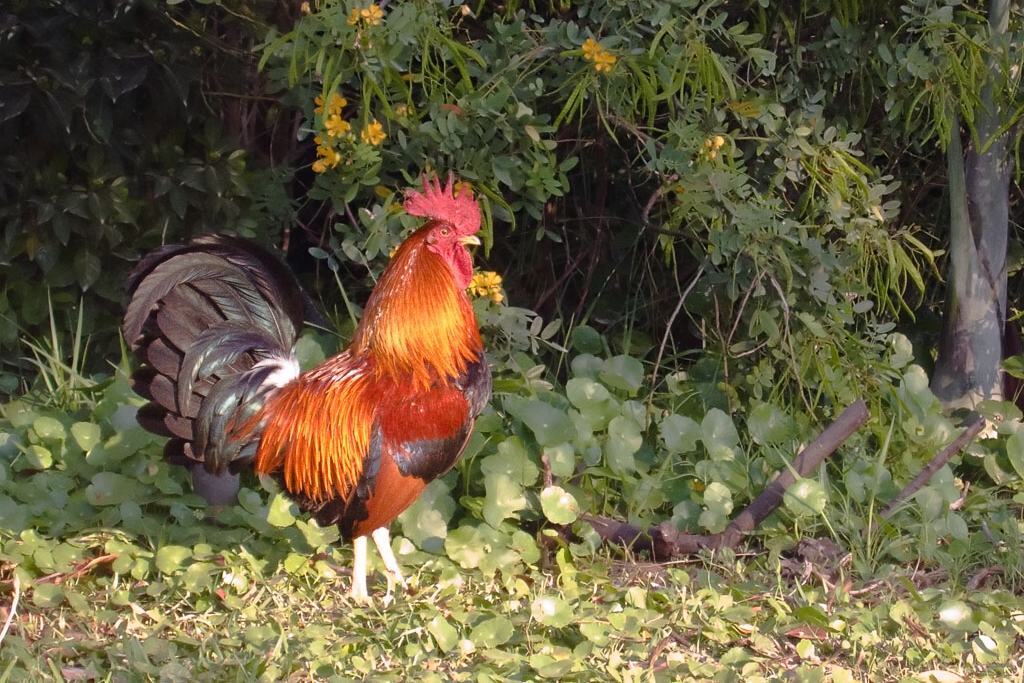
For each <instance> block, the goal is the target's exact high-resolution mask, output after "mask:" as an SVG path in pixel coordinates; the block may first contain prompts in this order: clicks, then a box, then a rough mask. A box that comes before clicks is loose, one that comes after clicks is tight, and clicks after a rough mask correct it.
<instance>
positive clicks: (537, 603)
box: [530, 595, 573, 628]
mask: <svg viewBox="0 0 1024 683" xmlns="http://www.w3.org/2000/svg"><path fill="white" fill-rule="evenodd" d="M530 615H531V616H532V617H533V618H534V620H536V621H538V622H540V623H541V624H543V625H544V626H552V627H554V628H561V627H563V626H568V625H569V624H570V623H571V622H572V618H573V611H572V606H571V605H570V604H569V603H568V602H566V601H565V600H563V599H562V598H560V597H557V596H554V595H542V596H540V597H539V598H537V599H536V600H534V601H533V603H532V604H531V605H530Z"/></svg>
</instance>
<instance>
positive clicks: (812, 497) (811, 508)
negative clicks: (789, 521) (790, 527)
mask: <svg viewBox="0 0 1024 683" xmlns="http://www.w3.org/2000/svg"><path fill="white" fill-rule="evenodd" d="M783 500H784V501H785V504H786V508H787V509H789V510H790V511H791V512H792V513H793V514H795V515H797V516H798V517H802V516H810V515H818V514H821V513H822V511H823V510H824V509H825V504H826V503H827V502H828V494H827V493H826V491H825V488H824V487H823V486H822V485H821V484H820V483H819V482H818V481H817V480H815V479H800V480H799V481H797V482H796V483H794V484H793V485H792V486H790V487H789V488H788V489H786V493H785V497H784V498H783Z"/></svg>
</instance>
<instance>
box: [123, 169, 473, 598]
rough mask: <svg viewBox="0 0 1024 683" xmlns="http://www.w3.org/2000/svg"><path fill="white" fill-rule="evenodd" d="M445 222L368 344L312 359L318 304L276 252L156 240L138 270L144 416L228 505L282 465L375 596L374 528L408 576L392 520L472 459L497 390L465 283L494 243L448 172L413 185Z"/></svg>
mask: <svg viewBox="0 0 1024 683" xmlns="http://www.w3.org/2000/svg"><path fill="white" fill-rule="evenodd" d="M403 206H404V208H405V211H406V212H407V213H409V214H410V215H413V216H417V217H421V218H427V219H429V220H428V221H427V223H426V224H425V225H423V226H422V227H421V228H419V229H418V230H417V231H416V232H414V233H413V234H412V235H411V236H410V237H409V238H408V239H406V240H405V242H403V243H402V245H401V246H400V247H399V248H398V251H397V252H396V253H395V255H394V258H393V259H392V261H391V263H390V264H389V265H388V267H387V268H386V269H385V271H384V273H383V275H381V278H380V281H379V282H378V283H377V286H376V287H375V289H374V290H373V293H372V294H371V295H370V299H369V301H368V302H367V304H366V308H365V311H364V313H363V317H362V320H361V321H360V323H359V326H358V327H357V328H356V332H355V336H354V338H353V339H352V343H351V344H349V346H348V347H347V348H346V349H345V350H344V351H342V352H341V353H340V354H338V355H337V356H334V357H333V358H330V359H329V360H327V361H325V362H324V363H322V364H321V365H319V366H317V367H315V368H313V369H311V370H309V371H307V372H303V373H300V371H299V367H298V363H297V362H296V359H295V357H294V355H293V354H292V347H293V345H294V343H295V340H296V337H297V334H298V330H299V329H300V327H301V326H302V324H303V321H304V320H308V319H311V317H312V316H315V315H316V314H315V310H314V308H313V307H312V305H311V302H310V299H309V297H308V296H307V295H306V294H305V293H304V292H303V290H302V289H301V287H300V286H299V284H298V282H297V281H296V279H295V277H294V276H293V275H292V274H291V272H290V271H289V270H288V269H287V268H286V267H284V266H283V265H282V264H281V262H280V261H278V260H277V259H276V258H275V257H274V256H273V255H271V254H270V253H269V252H267V251H265V250H263V249H262V248H260V247H257V246H256V245H254V244H252V243H250V242H247V241H245V240H241V239H238V238H232V237H222V236H208V237H200V238H198V239H195V240H193V241H192V242H191V243H190V244H188V245H177V246H167V247H163V248H160V249H157V250H156V251H154V252H152V253H151V254H149V255H147V256H146V257H145V258H143V260H142V261H141V262H140V263H139V264H138V266H137V267H136V268H135V270H134V271H133V272H132V273H131V275H130V276H129V279H128V285H127V286H128V292H129V296H130V302H129V304H128V308H127V312H126V314H125V319H124V334H125V339H126V340H127V341H128V342H129V344H130V345H131V349H132V351H133V352H134V353H135V354H136V355H137V357H138V358H139V360H140V361H141V363H142V365H141V367H140V368H139V369H138V370H137V371H136V372H135V373H134V374H133V376H132V381H133V387H134V388H135V390H136V391H137V392H138V393H139V394H140V395H141V396H143V397H144V398H146V399H148V400H149V401H150V402H149V403H147V404H146V405H145V406H143V407H142V408H141V409H140V410H139V413H138V420H139V423H140V424H141V425H142V426H144V427H145V428H146V429H148V430H150V431H152V432H155V433H157V434H161V435H166V436H169V437H171V440H170V441H169V442H168V444H167V446H166V448H165V451H164V454H165V457H166V458H167V459H168V460H169V461H170V462H172V463H178V464H182V465H186V466H188V467H189V469H190V470H191V471H192V475H193V481H194V482H195V485H196V489H197V491H199V492H200V493H202V494H203V495H204V496H205V497H206V498H207V500H208V501H209V502H211V503H212V504H224V503H229V502H232V501H233V500H234V499H235V496H236V495H237V491H238V475H237V473H238V471H239V469H240V468H241V467H242V466H244V465H246V464H247V463H252V464H253V465H254V466H255V469H256V471H257V472H258V473H261V474H268V475H272V476H273V477H275V478H276V479H277V480H278V481H279V482H280V484H281V486H282V487H283V488H284V490H285V491H287V492H288V494H289V495H290V496H291V498H292V499H294V500H295V501H296V502H297V503H298V504H299V506H300V507H301V508H302V509H304V510H306V511H308V512H311V513H312V514H313V515H314V516H315V518H316V519H317V521H318V522H319V523H320V524H324V525H326V524H336V525H338V528H339V529H340V530H341V533H342V535H343V536H345V537H346V538H350V539H353V554H354V561H353V574H352V593H351V594H352V597H353V598H356V599H359V600H364V601H365V600H366V599H367V591H366V561H367V555H366V552H367V536H371V537H372V538H373V540H374V543H375V544H376V546H377V548H378V550H379V551H380V555H381V559H382V560H383V562H384V566H385V567H386V569H387V571H388V574H389V576H388V585H389V588H390V586H391V584H392V581H393V580H394V581H397V582H398V583H399V584H402V585H404V579H403V577H402V573H401V571H400V569H399V567H398V563H397V561H396V560H395V556H394V554H393V553H392V551H391V542H390V536H389V532H388V527H389V525H390V524H391V522H392V521H393V520H394V519H395V517H397V516H398V515H399V514H400V513H401V512H402V511H403V510H405V509H406V508H407V507H408V506H409V505H410V504H412V502H413V501H415V500H416V498H417V497H418V496H419V495H420V493H422V492H423V489H424V488H425V487H426V486H427V484H428V483H429V482H431V481H432V480H434V479H435V478H437V477H439V476H441V475H442V474H444V473H445V472H447V471H448V470H449V469H450V468H451V467H452V466H453V465H454V464H455V462H456V461H457V460H458V458H459V456H460V455H461V453H462V451H463V449H464V448H465V446H466V442H467V441H468V439H469V435H470V432H471V430H472V428H473V421H474V420H475V419H476V417H477V415H479V414H480V412H481V411H482V410H483V409H484V406H485V405H486V403H487V401H488V399H489V397H490V393H491V374H490V370H489V368H488V366H487V362H486V360H485V358H484V351H483V344H482V343H481V341H480V332H479V330H478V329H477V326H476V320H475V318H474V315H473V309H472V307H471V306H470V302H469V300H468V298H467V296H466V293H465V290H466V288H467V286H468V285H469V283H470V280H471V278H472V275H473V263H472V258H471V256H470V254H469V251H468V250H467V248H466V247H467V245H471V244H476V245H478V244H480V240H479V239H478V238H477V237H476V232H477V231H478V230H479V228H480V211H479V207H478V206H477V204H476V202H475V200H474V199H473V195H472V193H471V192H470V191H469V190H468V188H463V189H462V190H461V191H460V192H459V193H458V194H456V193H455V192H454V191H453V187H452V181H451V177H449V180H448V184H447V185H446V186H445V187H444V188H442V187H441V186H440V184H439V183H438V181H437V179H436V178H435V179H434V180H433V182H432V183H428V182H427V180H426V178H424V181H423V192H422V193H419V192H415V191H409V192H408V193H407V195H406V199H405V202H404V204H403Z"/></svg>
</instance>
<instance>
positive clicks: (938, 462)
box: [878, 415, 985, 519]
mask: <svg viewBox="0 0 1024 683" xmlns="http://www.w3.org/2000/svg"><path fill="white" fill-rule="evenodd" d="M984 428H985V418H984V417H982V416H980V415H979V416H978V417H977V418H976V419H975V420H974V422H972V423H971V424H970V426H968V427H967V429H965V430H964V431H962V432H960V436H958V437H956V438H955V439H953V443H951V444H949V445H948V446H946V447H945V448H943V449H942V450H941V451H939V453H938V455H936V456H935V457H934V458H932V460H931V462H929V463H928V464H927V465H925V468H924V469H923V470H921V471H920V472H919V473H918V475H917V476H916V477H914V479H913V481H911V482H910V483H909V484H907V485H906V486H904V487H903V490H902V491H900V492H899V495H897V496H896V497H895V498H893V499H892V500H891V501H889V504H888V505H886V506H885V509H884V510H882V511H881V512H880V513H879V515H878V516H879V517H881V518H882V519H887V518H888V517H889V515H891V514H892V513H894V512H896V508H898V507H899V506H900V505H902V504H903V501H905V500H906V499H907V498H909V497H910V496H912V495H914V494H915V493H917V490H918V489H919V488H921V487H922V486H924V485H925V483H927V481H928V480H929V479H931V478H932V477H933V476H934V475H935V473H936V472H938V471H939V469H940V468H941V467H942V466H943V465H945V464H946V463H947V462H949V459H950V458H952V457H953V456H954V455H955V454H956V453H958V452H960V451H961V450H962V449H963V448H964V447H965V446H966V445H967V444H968V443H969V442H970V441H971V439H973V438H974V437H976V436H977V435H978V434H980V433H981V430H982V429H984Z"/></svg>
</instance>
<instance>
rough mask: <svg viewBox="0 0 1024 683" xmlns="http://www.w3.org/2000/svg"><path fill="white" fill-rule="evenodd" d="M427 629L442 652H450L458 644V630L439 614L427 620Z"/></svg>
mask: <svg viewBox="0 0 1024 683" xmlns="http://www.w3.org/2000/svg"><path fill="white" fill-rule="evenodd" d="M427 631H429V632H430V635H432V636H433V637H434V641H435V642H437V646H438V647H439V648H441V650H442V651H443V652H450V651H452V650H454V649H455V648H456V647H458V645H459V632H458V631H457V630H456V628H455V627H454V626H452V625H451V623H449V622H448V620H447V619H445V618H444V617H442V616H441V615H440V614H437V615H434V617H433V618H432V619H430V621H428V622H427Z"/></svg>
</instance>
